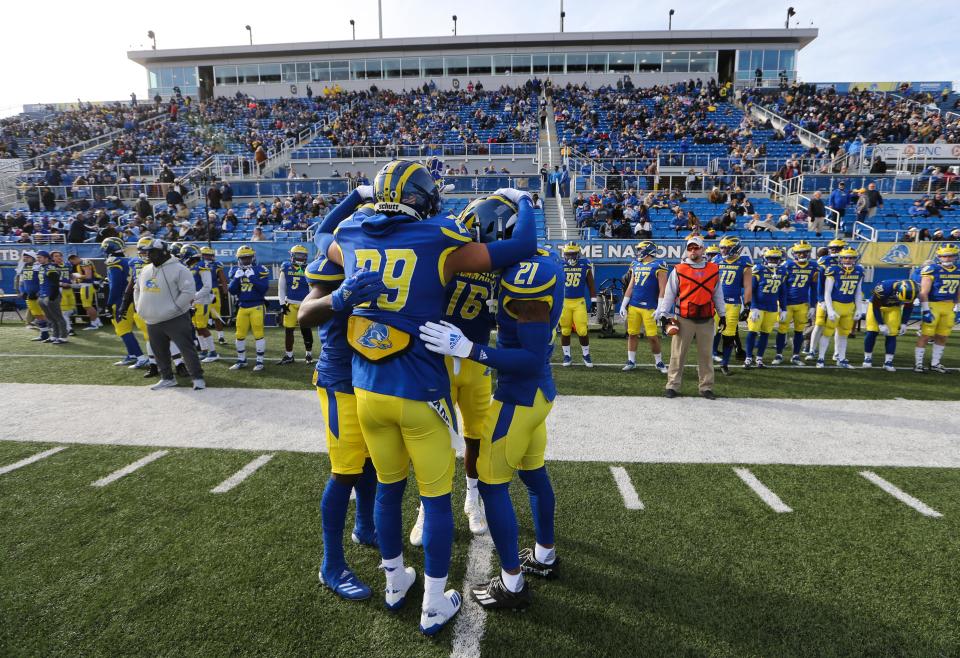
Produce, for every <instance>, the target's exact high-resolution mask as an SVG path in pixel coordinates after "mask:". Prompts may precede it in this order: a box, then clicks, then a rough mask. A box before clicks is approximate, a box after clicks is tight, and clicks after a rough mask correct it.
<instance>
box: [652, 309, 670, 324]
mask: <svg viewBox="0 0 960 658" xmlns="http://www.w3.org/2000/svg"><path fill="white" fill-rule="evenodd" d="M666 315H667V314H666V313H664V312H663V311H661V310H660V309H657V310H656V311H654V312H653V321H654V322H660V320H662V319H663V318H665V317H666Z"/></svg>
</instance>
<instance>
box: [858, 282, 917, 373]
mask: <svg viewBox="0 0 960 658" xmlns="http://www.w3.org/2000/svg"><path fill="white" fill-rule="evenodd" d="M919 291H920V287H919V286H918V285H917V283H916V282H915V281H912V280H910V279H902V280H899V281H897V280H892V279H891V280H888V281H881V282H880V283H878V284H877V285H876V286H875V287H874V289H873V295H872V296H871V298H870V308H868V309H867V331H866V333H865V334H864V335H863V367H864V368H872V367H873V347H874V345H876V343H877V336H879V335H880V334H883V335H884V336H885V337H886V338H885V341H884V348H885V349H884V352H885V356H884V359H883V369H884V370H886V371H887V372H896V370H897V369H896V368H894V367H893V357H894V356H896V354H897V335H899V333H900V323H901V321H902V310H903V307H904V306H908V307H911V308H912V307H913V301H914V300H915V299H916V298H917V294H918V293H919Z"/></svg>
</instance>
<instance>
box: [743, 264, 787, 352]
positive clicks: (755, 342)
mask: <svg viewBox="0 0 960 658" xmlns="http://www.w3.org/2000/svg"><path fill="white" fill-rule="evenodd" d="M782 262H783V252H782V251H780V249H778V248H777V247H767V248H766V249H765V250H764V251H763V264H762V265H761V266H760V267H757V268H755V269H754V270H753V306H752V308H751V309H750V319H749V320H748V322H747V358H746V360H745V361H744V362H743V367H744V368H747V369H749V368H752V367H753V363H754V362H753V351H754V348H756V351H757V361H756V364H757V367H758V368H766V367H767V366H766V365H764V363H763V353H764V352H765V351H766V349H767V341H768V340H770V332H771V331H773V329H774V327H775V326H776V324H777V323H778V322H783V321H784V320H786V318H787V288H786V285H785V284H784V279H785V277H786V272H785V271H784V269H783V267H782V266H781V263H782Z"/></svg>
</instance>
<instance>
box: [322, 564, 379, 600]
mask: <svg viewBox="0 0 960 658" xmlns="http://www.w3.org/2000/svg"><path fill="white" fill-rule="evenodd" d="M320 584H321V585H323V586H324V587H328V588H329V589H331V590H333V593H334V594H336V595H337V596H339V597H340V598H342V599H347V600H348V601H363V600H366V599H369V598H370V596H371V594H372V592H371V591H370V588H369V587H367V586H366V585H365V584H364V583H363V582H362V581H361V580H360V579H359V578H357V575H356V574H355V573H353V572H352V571H350V570H349V569H344V570H343V571H342V572H341V573H340V575H339V576H337V577H336V578H324V576H323V571H322V570H321V571H320Z"/></svg>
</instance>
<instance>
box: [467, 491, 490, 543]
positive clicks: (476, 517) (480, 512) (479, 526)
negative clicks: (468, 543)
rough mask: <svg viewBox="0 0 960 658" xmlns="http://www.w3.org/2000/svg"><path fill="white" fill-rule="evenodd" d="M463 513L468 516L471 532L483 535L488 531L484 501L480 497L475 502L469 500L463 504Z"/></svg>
mask: <svg viewBox="0 0 960 658" xmlns="http://www.w3.org/2000/svg"><path fill="white" fill-rule="evenodd" d="M463 513H464V514H466V515H467V522H468V523H469V524H470V532H472V533H473V534H475V535H482V534H484V533H485V532H486V531H487V515H486V513H485V512H484V509H483V501H482V500H481V499H480V496H477V497H476V498H475V499H474V500H470V499H469V498H468V499H467V500H466V501H465V502H464V503H463Z"/></svg>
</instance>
